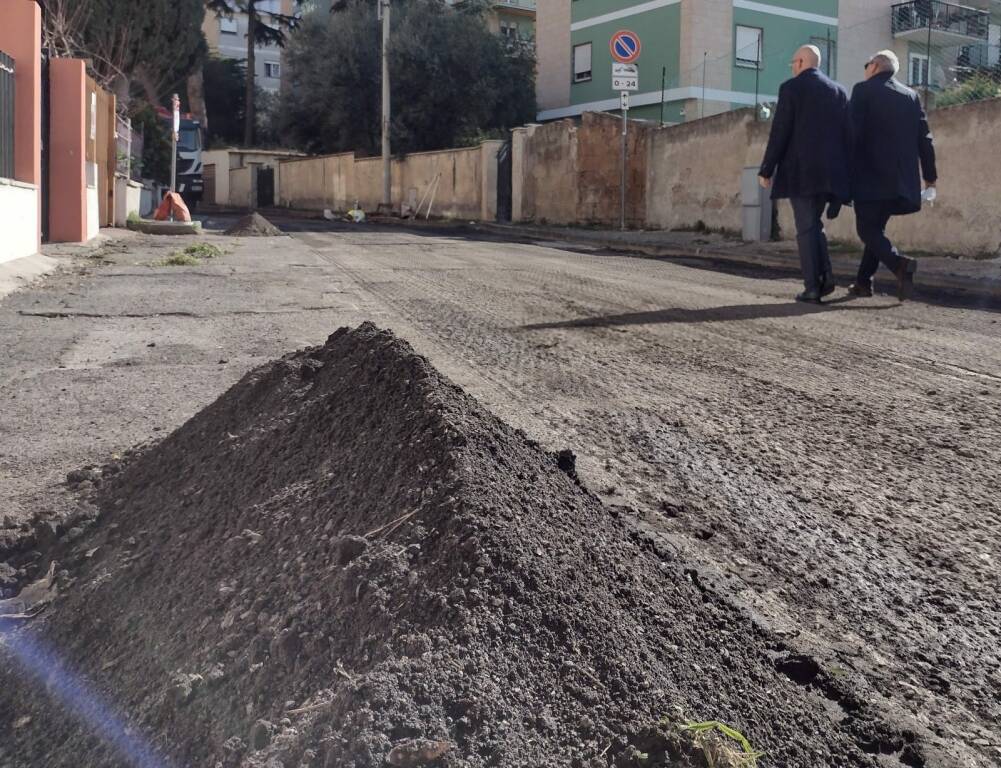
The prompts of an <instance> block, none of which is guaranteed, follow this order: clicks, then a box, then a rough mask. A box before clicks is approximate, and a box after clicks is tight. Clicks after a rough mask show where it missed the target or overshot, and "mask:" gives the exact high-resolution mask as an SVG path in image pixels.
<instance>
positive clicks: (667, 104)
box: [537, 0, 1001, 123]
mask: <svg viewBox="0 0 1001 768" xmlns="http://www.w3.org/2000/svg"><path fill="white" fill-rule="evenodd" d="M545 9H546V10H545V14H544V15H543V14H542V12H541V11H540V26H539V29H540V34H539V37H538V46H537V47H538V51H539V56H540V82H541V83H543V86H542V88H540V113H539V119H540V120H551V119H558V118H563V117H573V116H576V115H579V114H581V113H582V112H585V111H607V112H617V111H618V110H619V95H618V93H617V92H616V91H614V90H613V89H612V82H611V80H612V77H611V74H612V73H611V70H612V61H613V59H612V54H611V50H610V41H611V38H612V36H613V35H614V34H615V33H616V32H618V31H620V30H630V31H632V32H634V33H636V34H637V35H638V36H639V38H640V40H641V42H642V53H641V55H640V57H639V59H638V61H637V62H636V63H637V65H638V67H639V90H638V91H637V92H635V93H633V94H632V95H631V97H630V104H631V109H630V116H631V117H634V118H639V119H647V120H653V121H659V120H663V121H664V122H667V123H677V122H684V121H687V120H692V119H697V118H699V117H706V116H709V115H713V114H717V113H720V112H725V111H728V110H731V109H735V108H739V107H746V106H753V105H758V104H769V103H772V102H774V101H775V100H776V99H777V96H778V90H779V87H780V86H781V84H782V83H783V82H784V81H785V80H786V79H788V78H789V77H790V76H791V72H790V62H791V59H792V56H793V54H794V52H795V51H796V49H797V48H799V46H801V45H805V44H813V45H816V46H817V47H818V48H819V49H820V51H821V54H822V57H823V64H822V69H823V70H824V72H825V73H826V74H828V75H830V76H831V77H832V78H834V79H835V80H838V81H839V82H841V83H842V84H843V85H844V86H846V87H847V88H849V89H850V88H851V87H852V85H854V83H856V82H857V81H858V80H860V79H861V78H862V76H863V65H864V63H865V61H866V60H867V58H868V57H869V56H871V55H872V54H873V53H875V52H876V51H877V50H881V49H890V50H893V51H895V52H896V53H897V55H898V57H899V58H900V64H901V71H900V74H899V75H898V78H899V79H900V80H901V81H902V82H904V83H906V84H908V85H910V86H912V87H914V88H916V89H919V90H922V91H927V92H928V94H929V95H928V99H929V101H933V99H934V94H935V92H942V91H947V90H949V89H950V88H955V87H956V86H957V85H959V84H961V83H962V82H963V80H964V78H966V77H969V76H970V73H971V72H973V71H988V70H991V71H1001V61H999V60H1001V20H999V16H1001V2H999V1H998V0H966V4H965V5H963V4H959V3H952V2H945V1H944V0H910V1H908V0H646V1H645V2H638V1H637V0H623V1H621V2H616V0H551V4H550V5H548V6H546V7H545ZM567 25H569V33H570V34H569V41H567V38H566V36H565V32H566V27H567ZM561 30H562V31H561ZM567 42H569V49H570V50H567Z"/></svg>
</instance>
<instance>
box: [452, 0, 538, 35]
mask: <svg viewBox="0 0 1001 768" xmlns="http://www.w3.org/2000/svg"><path fill="white" fill-rule="evenodd" d="M545 1H546V2H548V0H545ZM463 2H465V0H445V3H446V4H447V5H462V3H463ZM535 6H536V0H493V2H491V3H490V11H489V14H488V16H487V23H488V24H489V26H490V29H491V31H493V32H494V33H495V34H498V35H503V36H504V37H506V38H509V39H510V40H512V41H514V40H517V41H521V42H531V41H533V40H535V12H536V8H535Z"/></svg>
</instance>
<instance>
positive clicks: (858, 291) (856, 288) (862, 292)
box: [848, 280, 872, 299]
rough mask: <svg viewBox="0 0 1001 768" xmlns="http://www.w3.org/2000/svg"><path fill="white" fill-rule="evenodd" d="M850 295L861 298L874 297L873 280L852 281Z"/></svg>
mask: <svg viewBox="0 0 1001 768" xmlns="http://www.w3.org/2000/svg"><path fill="white" fill-rule="evenodd" d="M848 295H849V296H856V297H858V298H860V299H869V298H872V280H870V281H869V282H868V283H852V284H851V285H850V286H848Z"/></svg>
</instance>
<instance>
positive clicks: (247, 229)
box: [226, 212, 282, 237]
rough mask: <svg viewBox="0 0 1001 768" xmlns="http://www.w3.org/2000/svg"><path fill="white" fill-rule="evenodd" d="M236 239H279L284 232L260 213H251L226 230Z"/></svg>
mask: <svg viewBox="0 0 1001 768" xmlns="http://www.w3.org/2000/svg"><path fill="white" fill-rule="evenodd" d="M226 234H227V235H233V236H234V237H279V236H281V234H282V231H281V230H280V229H278V227H276V226H275V225H274V224H272V223H271V222H270V221H268V220H267V219H266V218H264V217H263V216H261V214H259V213H256V212H255V213H249V214H247V215H246V216H244V217H243V218H242V219H240V220H239V221H237V222H236V224H234V225H233V226H232V227H230V228H229V229H227V230H226Z"/></svg>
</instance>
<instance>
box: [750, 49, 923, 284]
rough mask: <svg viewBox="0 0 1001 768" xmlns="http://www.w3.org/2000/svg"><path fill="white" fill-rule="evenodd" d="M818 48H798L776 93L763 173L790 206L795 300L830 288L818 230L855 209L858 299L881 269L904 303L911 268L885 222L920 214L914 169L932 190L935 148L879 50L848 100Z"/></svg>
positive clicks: (915, 105)
mask: <svg viewBox="0 0 1001 768" xmlns="http://www.w3.org/2000/svg"><path fill="white" fill-rule="evenodd" d="M820 64H821V55H820V50H819V49H818V48H817V47H815V46H812V45H807V46H804V47H802V48H800V49H799V50H798V51H797V52H796V54H795V55H794V57H793V60H792V70H793V78H792V79H791V80H788V81H786V82H785V83H783V85H782V87H781V88H780V90H779V103H778V108H777V110H776V112H775V120H774V123H773V125H772V131H771V136H770V137H769V141H768V148H767V150H766V152H765V158H764V161H763V162H762V164H761V169H760V172H759V176H760V181H761V184H762V186H763V187H766V188H771V190H772V198H773V199H781V198H788V199H789V201H790V203H791V205H792V209H793V214H794V217H795V220H796V240H797V244H798V246H799V256H800V264H801V265H802V269H803V282H804V284H805V290H804V291H803V292H802V293H800V294H799V295H798V296H797V297H796V299H797V300H798V301H806V302H819V301H820V300H821V299H822V298H823V297H824V296H827V295H829V294H831V293H832V292H833V291H834V289H835V284H834V278H833V275H832V272H831V260H830V255H829V253H828V245H827V234H826V232H825V230H824V223H823V215H824V210H825V208H826V209H827V215H828V217H829V218H834V217H835V216H837V215H838V212H839V211H840V209H841V206H842V205H844V204H846V203H849V202H851V201H854V204H855V212H856V229H857V231H858V234H859V237H860V238H861V239H862V242H863V243H864V245H865V250H864V252H863V257H862V263H861V264H860V266H859V271H858V275H857V279H856V281H855V283H854V284H853V285H852V286H851V288H849V293H851V294H852V295H854V296H871V295H872V278H873V275H874V274H875V273H876V270H877V268H878V266H879V263H880V262H882V263H883V264H885V265H886V266H887V267H888V268H889V269H890V270H891V271H892V272H893V273H894V274H895V275H896V276H897V281H898V297H899V298H900V299H901V300H903V299H905V298H907V297H908V296H909V295H910V290H911V287H912V285H913V275H914V271H915V267H916V262H915V261H914V259H910V258H907V257H906V256H901V255H900V254H899V253H898V252H897V250H896V249H895V248H894V247H893V244H892V243H891V242H890V240H889V239H888V238H887V237H886V226H887V223H888V222H889V220H890V217H891V216H896V215H903V214H908V213H916V212H917V211H919V210H920V209H921V182H920V178H919V175H918V166H919V163H920V166H921V170H922V172H923V175H924V179H925V182H926V184H927V185H928V186H929V187H932V186H934V185H935V182H936V179H937V175H936V170H935V150H934V146H933V144H932V137H931V132H930V131H929V129H928V122H927V119H926V118H925V114H924V110H923V109H922V107H921V103H920V101H919V99H918V96H917V94H915V93H914V91H912V90H910V89H909V88H907V87H905V86H903V85H901V84H900V83H899V82H898V81H897V80H896V79H895V78H894V75H896V73H897V72H898V71H899V68H900V64H899V61H898V60H897V57H896V55H895V54H894V53H893V52H892V51H881V52H880V53H878V54H876V55H875V56H873V57H872V59H870V60H869V61H868V62H867V63H866V67H865V76H866V80H865V81H864V82H862V83H859V84H858V85H856V86H855V88H854V90H853V92H852V96H851V99H849V98H848V93H847V91H845V89H844V88H842V87H841V86H840V85H838V84H837V83H835V82H834V81H832V80H831V79H829V78H828V77H826V76H825V75H824V74H823V73H821V72H820Z"/></svg>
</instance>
